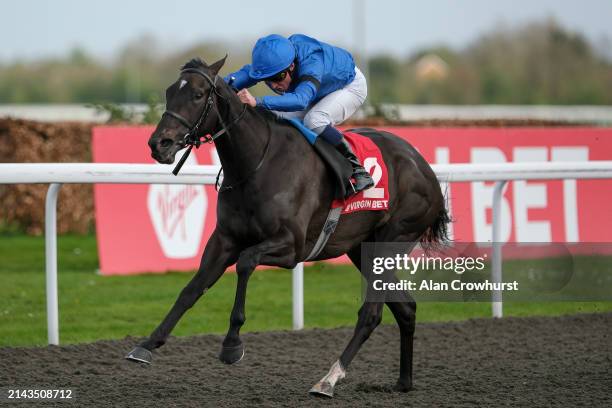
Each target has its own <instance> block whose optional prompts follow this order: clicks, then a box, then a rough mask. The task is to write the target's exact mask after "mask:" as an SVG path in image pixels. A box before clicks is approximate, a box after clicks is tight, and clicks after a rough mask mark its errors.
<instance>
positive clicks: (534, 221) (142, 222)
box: [93, 126, 612, 274]
mask: <svg viewBox="0 0 612 408" xmlns="http://www.w3.org/2000/svg"><path fill="white" fill-rule="evenodd" d="M385 130H387V131H390V132H392V133H395V134H397V135H398V136H400V137H402V138H404V139H406V140H407V141H409V142H410V143H411V144H412V145H414V146H415V147H416V148H417V149H419V151H420V152H421V153H422V154H423V156H425V158H426V159H427V160H428V161H429V162H430V163H432V164H434V163H444V164H446V163H504V162H530V161H588V160H612V129H609V128H507V129H503V128H501V129H500V128H386V129H385ZM152 131H153V128H151V127H106V126H103V127H96V128H95V129H94V132H93V157H94V161H95V162H103V163H154V161H153V159H152V158H151V157H150V151H149V147H148V146H147V140H148V138H149V135H150V134H151V133H152ZM194 152H195V153H196V154H195V155H193V154H192V156H191V157H190V160H191V162H188V164H196V163H197V164H217V163H218V160H217V159H216V152H215V150H214V146H211V145H204V146H202V147H201V148H200V149H199V150H194ZM160 166H161V165H160ZM165 167H167V168H168V172H170V171H171V170H172V166H165ZM442 186H443V190H444V191H445V193H446V195H447V196H448V198H449V200H448V202H449V206H450V210H451V214H452V217H453V218H454V219H455V220H456V222H455V223H453V224H452V227H451V231H452V234H453V237H454V239H455V240H457V241H463V242H469V241H476V242H487V241H490V240H491V204H492V189H493V183H484V182H472V183H450V184H445V183H442ZM94 192H95V206H96V231H97V238H98V247H99V256H100V270H101V273H102V274H130V273H140V272H163V271H167V270H193V269H196V268H197V267H198V264H199V260H200V256H201V254H202V250H203V248H204V245H205V244H206V241H207V240H208V237H209V236H210V234H211V233H212V231H213V229H214V226H215V214H216V204H217V195H216V192H215V190H214V188H213V186H186V185H170V186H160V185H150V186H149V185H113V184H98V185H96V186H95V187H94ZM610 202H612V180H558V181H548V182H545V181H528V182H527V181H515V182H511V183H508V185H507V188H506V190H505V193H504V198H503V201H502V217H503V223H502V237H503V240H504V241H521V242H525V241H529V242H612V232H611V231H610V229H609V228H607V222H605V221H604V220H605V219H606V218H607V214H608V212H609V211H608V208H607V207H609V203H610Z"/></svg>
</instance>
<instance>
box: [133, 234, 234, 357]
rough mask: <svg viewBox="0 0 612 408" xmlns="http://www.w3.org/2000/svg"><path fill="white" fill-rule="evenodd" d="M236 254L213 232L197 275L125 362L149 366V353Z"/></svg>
mask: <svg viewBox="0 0 612 408" xmlns="http://www.w3.org/2000/svg"><path fill="white" fill-rule="evenodd" d="M237 253H238V251H237V250H236V249H235V247H234V245H233V243H232V242H231V241H230V240H229V239H228V238H225V237H223V236H221V235H220V234H219V233H218V232H217V231H216V230H215V231H214V232H213V234H212V236H211V237H210V239H209V240H208V243H207V244H206V248H205V249H204V254H203V255H202V260H201V261H200V267H199V269H198V272H197V273H196V274H195V275H194V277H193V278H192V279H191V281H189V283H188V284H187V286H185V288H183V290H182V291H181V293H180V294H179V297H178V299H177V300H176V302H175V303H174V306H172V309H170V312H168V314H167V315H166V317H165V318H164V320H163V321H162V322H161V324H160V325H159V326H157V328H156V329H155V330H154V331H153V333H151V335H150V336H149V338H148V339H146V340H145V341H144V342H142V343H141V344H140V345H138V346H136V347H135V348H134V349H133V350H132V351H130V352H129V353H128V355H127V356H126V358H127V359H128V360H134V361H140V362H144V363H151V360H152V358H153V355H152V353H151V351H152V350H153V349H156V348H158V347H161V346H162V345H163V344H164V343H165V342H166V339H167V338H168V336H169V335H170V332H171V331H172V329H174V326H176V324H177V323H178V321H179V319H180V318H181V317H182V316H183V314H184V313H185V312H186V311H187V310H188V309H190V308H191V307H192V306H193V305H194V304H195V302H196V301H197V300H198V299H199V298H200V296H202V295H203V294H204V292H206V291H207V290H208V289H209V288H210V287H211V286H212V285H214V284H215V282H217V280H218V279H219V278H220V277H221V275H222V274H223V272H224V271H225V269H226V268H227V267H228V266H229V265H231V264H232V263H234V262H235V260H236V256H237Z"/></svg>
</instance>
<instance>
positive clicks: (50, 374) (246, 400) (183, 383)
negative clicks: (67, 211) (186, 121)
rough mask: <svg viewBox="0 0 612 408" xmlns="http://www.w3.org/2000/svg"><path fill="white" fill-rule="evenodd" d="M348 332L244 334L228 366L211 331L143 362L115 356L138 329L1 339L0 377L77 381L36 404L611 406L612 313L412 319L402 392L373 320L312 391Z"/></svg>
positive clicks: (4, 382)
mask: <svg viewBox="0 0 612 408" xmlns="http://www.w3.org/2000/svg"><path fill="white" fill-rule="evenodd" d="M417 316H418V314H417ZM351 333H352V329H350V328H342V329H334V330H320V329H319V330H304V331H301V332H291V331H286V332H267V333H248V334H244V335H243V336H242V338H243V341H244V342H245V346H246V355H245V358H244V360H242V361H241V362H240V363H238V364H237V365H234V366H226V365H224V364H223V363H221V362H220V361H219V360H218V359H217V352H218V351H219V349H220V347H221V341H222V337H221V336H216V335H202V336H195V337H183V338H171V339H170V340H169V341H168V343H167V344H166V345H165V346H164V347H162V348H161V349H159V350H157V351H156V352H155V353H154V361H153V364H152V365H151V366H147V365H141V364H137V363H133V362H129V361H127V360H124V359H123V356H124V355H125V354H126V353H127V352H128V351H129V350H130V349H131V347H132V346H133V345H134V344H135V343H136V342H137V340H138V339H135V338H127V339H124V340H118V341H100V342H96V343H92V344H81V345H74V346H61V347H41V348H3V349H0V387H4V389H6V388H7V387H10V388H13V387H14V388H22V389H23V388H45V389H49V388H54V389H57V388H71V389H73V390H75V401H74V404H71V403H69V402H62V403H57V402H56V403H45V404H44V405H45V406H50V405H58V406H67V405H73V406H75V405H78V406H80V407H89V406H97V407H117V406H129V407H145V406H155V407H156V406H160V407H162V406H163V407H167V406H170V407H172V406H187V407H190V406H193V407H200V406H215V407H221V406H257V405H263V406H326V407H327V406H376V407H379V406H380V407H399V406H402V407H406V406H437V407H442V406H469V407H473V406H529V407H533V406H569V407H576V406H585V407H587V406H588V407H605V406H607V407H610V406H612V314H611V313H605V314H585V315H576V316H567V317H554V318H504V319H501V320H493V319H477V320H469V321H465V322H457V323H423V324H417V331H416V338H415V362H414V363H415V366H414V381H415V389H414V391H412V392H410V393H406V394H402V393H395V392H392V391H391V386H392V385H393V384H394V383H395V380H396V376H397V375H398V371H399V360H398V355H399V334H398V331H397V329H396V327H395V326H392V325H385V326H380V327H379V328H378V329H377V330H376V331H375V332H374V334H373V335H372V337H371V338H370V340H368V342H367V343H366V344H365V345H364V347H363V348H362V349H361V351H360V352H359V354H358V355H357V357H356V358H355V360H354V362H353V364H352V365H351V366H350V367H349V369H348V371H347V377H346V378H345V379H344V380H343V381H341V382H339V383H338V385H337V386H336V391H335V397H334V399H332V400H329V399H320V398H316V397H312V396H309V395H308V390H309V389H310V387H311V386H312V385H313V384H314V383H315V382H317V381H318V380H319V379H320V378H321V377H322V376H323V375H325V374H326V373H327V370H328V369H329V367H330V366H331V364H332V363H333V362H334V361H335V360H336V359H337V358H338V356H339V354H340V352H341V351H342V350H343V348H344V346H345V345H346V343H347V342H348V340H349V338H350V335H351ZM3 398H4V399H0V405H3V404H7V400H6V397H5V396H4V397H3ZM39 405H43V404H42V403H40V402H39V401H38V402H32V401H30V402H26V401H23V402H21V403H19V404H17V406H39Z"/></svg>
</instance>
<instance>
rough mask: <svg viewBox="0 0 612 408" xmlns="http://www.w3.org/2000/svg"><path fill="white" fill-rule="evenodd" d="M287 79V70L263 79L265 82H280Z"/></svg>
mask: <svg viewBox="0 0 612 408" xmlns="http://www.w3.org/2000/svg"><path fill="white" fill-rule="evenodd" d="M286 77H287V70H283V71H281V72H279V73H278V74H274V75H272V76H271V77H268V78H266V79H264V81H265V82H280V81H282V80H284V79H285V78H286Z"/></svg>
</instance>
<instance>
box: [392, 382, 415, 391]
mask: <svg viewBox="0 0 612 408" xmlns="http://www.w3.org/2000/svg"><path fill="white" fill-rule="evenodd" d="M411 390H412V384H405V383H403V382H401V381H398V382H397V383H396V384H395V385H394V386H393V391H397V392H408V391H411Z"/></svg>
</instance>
